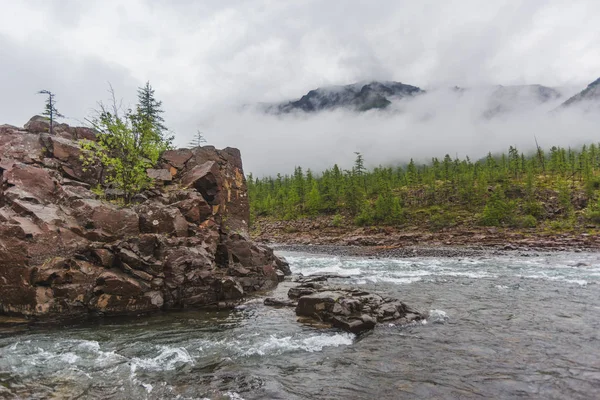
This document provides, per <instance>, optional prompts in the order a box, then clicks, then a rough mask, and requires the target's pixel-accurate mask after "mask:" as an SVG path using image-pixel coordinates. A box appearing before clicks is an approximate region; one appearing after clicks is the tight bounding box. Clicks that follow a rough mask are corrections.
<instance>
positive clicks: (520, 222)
mask: <svg viewBox="0 0 600 400" xmlns="http://www.w3.org/2000/svg"><path fill="white" fill-rule="evenodd" d="M537 223H538V221H537V219H536V218H535V217H534V216H533V215H525V216H522V217H519V218H516V219H515V227H516V228H535V227H536V226H537Z"/></svg>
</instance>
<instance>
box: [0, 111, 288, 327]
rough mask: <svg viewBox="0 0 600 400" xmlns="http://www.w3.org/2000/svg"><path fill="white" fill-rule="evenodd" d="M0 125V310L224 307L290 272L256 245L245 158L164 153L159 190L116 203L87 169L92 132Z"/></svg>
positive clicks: (208, 152)
mask: <svg viewBox="0 0 600 400" xmlns="http://www.w3.org/2000/svg"><path fill="white" fill-rule="evenodd" d="M48 131H49V125H48V123H47V121H46V120H44V119H43V118H41V117H34V118H32V119H31V120H30V121H29V122H28V123H27V124H26V129H20V128H17V127H14V126H9V125H1V126H0V314H10V315H23V316H31V317H42V316H49V317H56V316H60V317H66V316H68V317H73V316H81V315H88V314H90V313H97V314H105V315H111V314H127V313H141V312H150V311H155V310H161V309H171V308H181V307H189V306H213V305H214V306H227V305H230V304H233V303H234V302H235V301H237V300H240V299H241V298H243V297H244V296H245V295H246V294H248V293H252V292H255V291H259V290H263V289H269V288H272V287H274V286H276V285H277V283H278V281H279V280H281V279H282V276H283V274H289V268H288V267H287V264H286V263H285V261H283V260H281V259H279V258H277V257H276V256H274V254H273V252H272V250H271V249H269V248H267V247H264V246H261V245H257V244H255V243H253V242H251V241H250V240H249V239H248V218H249V207H248V199H247V192H246V183H245V179H244V174H243V170H242V161H241V157H240V152H239V151H238V150H237V149H232V148H226V149H224V150H217V149H215V148H214V147H210V146H206V147H198V148H194V149H183V150H172V151H167V152H166V153H165V154H164V156H163V159H162V161H161V165H159V166H158V168H157V169H153V170H149V171H148V174H149V175H150V176H151V177H153V178H155V183H156V188H154V189H152V190H148V191H146V192H144V193H141V194H139V195H137V196H135V198H134V200H135V202H136V204H135V205H132V206H130V207H120V206H118V205H117V204H116V203H113V202H109V201H106V200H103V199H100V198H98V195H97V194H96V193H95V192H94V191H92V190H91V189H92V188H93V187H95V186H96V185H98V184H100V183H101V181H102V177H103V171H102V169H101V168H99V167H98V168H84V166H83V165H82V161H81V160H80V154H81V151H82V150H81V147H80V146H79V142H78V141H79V140H95V134H94V132H93V131H92V130H90V129H87V128H73V127H69V126H68V125H65V124H58V125H55V127H54V131H55V135H49V134H48Z"/></svg>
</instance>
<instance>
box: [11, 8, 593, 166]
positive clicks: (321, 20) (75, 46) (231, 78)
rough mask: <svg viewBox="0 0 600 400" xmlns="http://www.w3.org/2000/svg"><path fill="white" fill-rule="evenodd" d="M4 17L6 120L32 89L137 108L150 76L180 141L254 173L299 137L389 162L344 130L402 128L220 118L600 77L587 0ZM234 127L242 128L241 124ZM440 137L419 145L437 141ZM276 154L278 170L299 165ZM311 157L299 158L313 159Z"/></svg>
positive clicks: (76, 101) (31, 99) (74, 101)
mask: <svg viewBox="0 0 600 400" xmlns="http://www.w3.org/2000/svg"><path fill="white" fill-rule="evenodd" d="M0 9H2V13H1V14H0V59H1V63H0V72H1V74H0V121H1V122H7V123H12V124H18V125H22V124H23V123H25V122H26V120H27V119H28V118H29V116H30V115H33V114H34V113H36V112H39V110H40V109H41V107H42V105H43V100H42V99H41V98H40V97H39V96H36V95H35V92H36V91H37V90H40V89H50V90H53V91H54V92H56V94H57V98H58V101H59V109H60V110H61V111H62V112H63V113H64V114H66V115H68V116H71V117H72V118H73V119H78V120H81V119H83V118H84V117H85V116H86V114H87V113H88V111H89V109H90V108H92V107H94V106H95V103H96V101H97V100H101V99H103V98H105V96H106V92H105V90H106V87H107V85H106V82H107V81H111V82H112V83H113V85H114V86H115V89H116V90H117V93H118V95H120V96H123V97H124V98H125V100H126V102H130V103H131V102H134V101H135V87H136V86H139V85H142V84H143V83H144V82H145V81H146V80H150V82H151V83H152V85H153V86H154V87H155V89H156V91H157V94H158V96H159V97H160V98H161V99H162V100H163V102H164V109H165V111H166V119H167V122H168V123H169V126H170V127H171V128H172V129H173V130H174V131H175V132H176V133H177V135H178V144H180V145H183V144H185V143H186V142H187V140H188V138H189V137H190V136H191V135H192V134H193V132H195V131H196V129H197V128H200V129H203V130H206V133H207V136H208V138H209V139H212V140H213V141H214V142H216V144H219V143H226V144H229V145H234V146H239V147H242V151H243V152H244V158H245V160H246V163H247V164H248V165H249V166H251V165H256V166H258V165H262V164H265V163H266V161H265V160H258V159H256V158H254V157H257V156H258V155H259V154H260V152H259V151H258V150H256V148H258V149H260V148H264V147H267V146H270V145H272V143H274V142H273V138H272V137H271V136H269V135H276V134H277V135H286V134H288V133H286V132H294V133H296V134H297V135H301V134H302V133H303V132H302V131H303V130H304V129H312V130H313V132H314V134H315V135H317V134H318V133H319V132H321V133H320V135H321V136H318V137H315V140H317V139H323V137H324V136H325V135H326V133H327V132H329V134H331V132H335V133H333V134H332V135H333V138H334V139H330V138H328V139H327V140H321V143H327V144H331V145H332V146H334V147H333V148H328V149H322V150H321V149H318V150H314V151H312V152H308V150H307V153H305V154H303V153H301V152H300V151H298V150H297V149H294V153H295V154H297V155H298V156H303V157H305V158H306V157H309V156H310V154H312V153H315V152H317V153H318V151H323V152H329V153H335V154H337V153H341V152H340V151H338V150H339V146H338V144H340V143H341V145H343V146H347V147H348V148H352V149H356V148H360V147H365V148H370V149H372V150H370V151H372V152H373V153H374V154H377V153H379V154H385V153H386V152H388V151H391V150H390V149H389V146H386V144H385V143H386V142H385V141H384V140H383V139H382V141H375V140H372V141H370V142H369V141H366V142H364V143H363V141H362V139H360V137H354V136H351V137H344V136H342V135H343V134H344V132H346V131H348V130H357V131H361V132H363V133H364V134H365V135H367V136H366V137H367V138H369V137H371V138H372V137H373V136H372V135H374V134H375V133H374V131H376V130H377V129H379V128H378V127H379V126H380V125H378V124H379V123H383V125H382V128H381V129H384V130H386V131H389V133H387V134H386V135H392V133H393V132H395V131H396V129H397V128H396V124H400V126H402V124H407V123H408V122H406V121H403V120H402V119H393V122H390V121H388V122H381V121H385V118H383V119H382V118H380V117H371V116H369V115H363V116H361V117H357V116H348V115H345V114H344V113H333V114H332V115H328V116H325V117H320V118H323V119H319V118H317V119H315V120H314V121H313V120H311V121H312V122H308V121H304V120H293V121H288V120H277V119H275V120H273V119H269V118H266V117H253V118H252V120H251V121H249V120H248V118H250V117H249V116H248V115H247V114H241V115H234V114H235V113H234V114H232V111H229V112H228V113H223V112H222V111H220V110H224V109H229V110H235V109H236V107H237V106H239V105H241V104H253V103H257V102H272V101H281V100H284V99H290V98H297V97H300V96H301V95H302V94H304V93H306V92H307V91H308V90H310V89H313V88H316V87H319V86H324V85H331V84H347V83H351V82H354V81H362V80H370V79H385V80H396V81H401V82H404V83H408V84H412V85H416V86H419V87H422V88H425V89H430V88H437V87H449V86H454V85H460V86H473V85H487V84H523V83H540V84H545V85H550V86H563V85H569V86H578V87H584V86H585V84H587V83H588V82H590V81H592V80H594V79H596V78H597V77H598V76H599V75H600V73H599V71H600V68H599V66H600V52H598V51H597V44H598V43H599V42H600V30H598V29H597V28H596V27H595V25H594V24H593V23H589V22H586V21H590V19H589V16H591V15H598V14H599V13H600V2H597V1H595V0H571V1H567V0H521V1H515V0H494V1H487V2H481V1H479V0H463V1H453V2H440V1H433V0H424V1H418V2H415V1H408V0H406V1H396V0H381V1H362V0H328V1H317V0H303V1H295V2H282V1H278V0H249V1H216V0H215V1H201V2H199V1H193V0H172V1H167V0H163V1H159V0H146V1H144V0H127V1H125V0H120V1H119V0H106V1H100V0H86V1H78V0H37V1H33V0H32V1H27V2H24V1H21V2H16V1H10V0H0ZM372 118H375V119H376V121H377V123H375V122H374V120H373V119H372ZM220 119H224V120H220ZM206 121H212V122H211V123H210V124H208V123H207V122H206ZM462 121H463V122H464V120H462ZM234 122H235V123H241V125H239V126H237V127H236V128H235V130H233V125H234ZM244 122H246V124H245V125H244ZM575 122H576V121H573V123H575ZM211 127H214V128H215V129H217V128H218V129H221V130H227V129H231V131H228V132H226V133H221V132H219V131H218V130H215V131H214V132H211V131H210V129H211ZM324 127H326V130H327V132H324ZM436 129H437V127H436ZM455 129H456V130H457V131H460V130H461V129H462V130H468V131H470V130H471V129H470V128H469V129H467V128H459V127H458V126H456V127H455ZM482 129H483V128H482ZM269 130H274V131H277V133H276V132H270V133H269V132H267V131H269ZM304 134H306V132H304ZM311 134H313V133H312V132H311V133H310V134H308V136H309V137H310V135H311ZM435 134H436V132H433V131H431V132H430V133H429V136H427V137H430V138H431V140H434V141H435V142H436V143H438V142H439V143H443V142H440V141H437V140H435V139H433V138H434V137H435ZM437 134H439V135H441V137H443V138H444V137H447V134H446V133H443V132H437ZM220 135H224V136H223V137H221V136H220ZM338 136H339V137H338ZM249 137H251V138H253V142H252V143H250V142H247V138H249ZM476 139H477V137H473V140H476ZM353 141H356V142H353ZM290 143H293V141H292V142H290ZM440 145H441V144H440ZM253 146H255V147H256V148H254V147H253ZM311 146H315V145H314V144H311ZM335 146H338V147H335ZM300 148H302V147H300ZM404 148H408V149H410V148H411V145H405V146H404ZM278 149H279V148H278ZM281 151H285V150H284V149H283V148H282V150H281ZM254 154H256V156H254ZM340 157H341V154H340ZM344 157H346V156H345V155H344ZM283 158H284V160H282V162H281V164H276V163H273V164H271V165H272V166H273V169H272V170H276V169H277V168H279V166H280V165H281V167H284V166H287V165H288V164H286V163H285V159H287V160H288V161H289V162H291V159H292V158H293V157H283ZM333 158H335V157H333ZM306 160H307V161H306V162H302V164H303V165H310V162H309V159H306ZM265 165H266V164H265ZM257 170H258V168H257ZM260 170H262V171H266V170H267V166H265V167H264V168H263V167H261V168H260Z"/></svg>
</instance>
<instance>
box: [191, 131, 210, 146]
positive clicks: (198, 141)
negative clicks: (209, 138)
mask: <svg viewBox="0 0 600 400" xmlns="http://www.w3.org/2000/svg"><path fill="white" fill-rule="evenodd" d="M202 143H206V138H205V137H204V134H203V133H202V132H200V130H199V129H198V130H197V131H196V134H195V135H194V138H193V139H192V141H191V142H190V144H189V145H190V146H191V147H200V146H202Z"/></svg>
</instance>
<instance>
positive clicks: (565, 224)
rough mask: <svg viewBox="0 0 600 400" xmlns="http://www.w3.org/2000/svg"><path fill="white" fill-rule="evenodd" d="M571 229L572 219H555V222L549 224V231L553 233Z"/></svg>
mask: <svg viewBox="0 0 600 400" xmlns="http://www.w3.org/2000/svg"><path fill="white" fill-rule="evenodd" d="M572 228H573V220H572V219H557V220H555V221H552V222H550V229H552V230H555V231H564V230H569V229H572Z"/></svg>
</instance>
